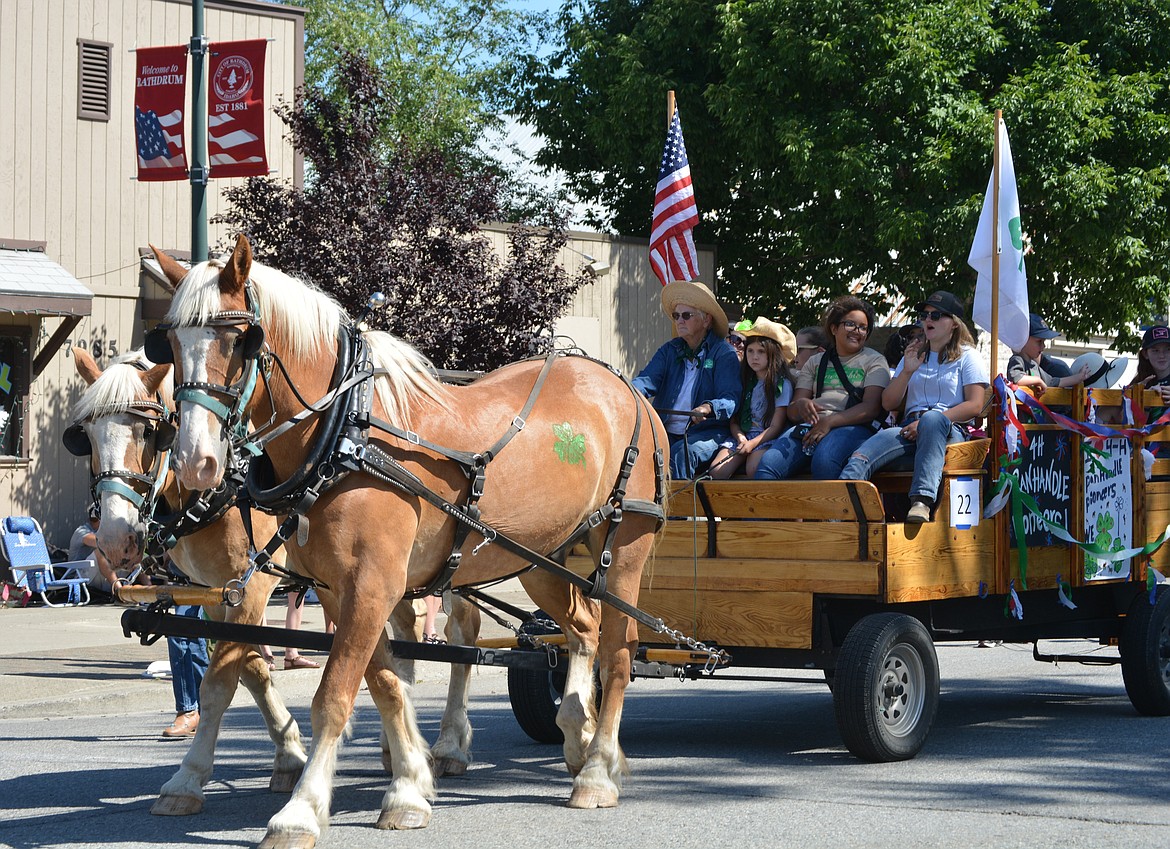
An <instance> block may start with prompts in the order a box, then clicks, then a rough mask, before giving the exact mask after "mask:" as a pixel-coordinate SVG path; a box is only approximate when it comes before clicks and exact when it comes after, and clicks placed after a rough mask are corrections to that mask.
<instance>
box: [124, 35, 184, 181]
mask: <svg viewBox="0 0 1170 849" xmlns="http://www.w3.org/2000/svg"><path fill="white" fill-rule="evenodd" d="M135 53H136V56H137V69H136V71H135V74H134V135H135V140H136V147H137V152H138V179H139V180H143V181H147V182H150V181H159V180H185V179H187V153H186V149H185V146H184V144H183V106H184V103H185V102H186V98H187V48H186V46H184V45H181V44H179V45H175V46H173V47H140V48H138V50H137V51H135Z"/></svg>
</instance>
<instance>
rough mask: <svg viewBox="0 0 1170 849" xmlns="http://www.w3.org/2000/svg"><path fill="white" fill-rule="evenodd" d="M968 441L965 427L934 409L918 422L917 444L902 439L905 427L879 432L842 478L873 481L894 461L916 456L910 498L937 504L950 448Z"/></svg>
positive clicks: (871, 438)
mask: <svg viewBox="0 0 1170 849" xmlns="http://www.w3.org/2000/svg"><path fill="white" fill-rule="evenodd" d="M966 438H967V437H966V434H965V433H964V432H963V429H962V428H960V427H959V426H958V425H956V424H955V423H954V422H952V421H951V420H950V419H948V418H947V417H946V416H945V415H944V414H943V413H941V412H939V411H938V410H931V411H929V412H926V413H923V414H922V418H920V419H919V420H918V438H917V439H915V440H914V441H913V442H911V441H910V440H909V439H903V438H902V430H901V428H896V427H889V428H886V429H885V430H879V431H878V432H877V433H875V434H874V435H873V436H871V437H870V438H869V439H867V440H866V441H865V444H864V445H862V446H861V447H860V448H858V449H857V450H856V451H854V452H853V456H852V457H850V458H849V463H848V464H847V465H846V466H845V471H843V472H842V473H841V477H842V478H843V479H844V480H853V481H864V480H869V479H870V478H871V477H873V474H874V473H875V472H877V471H879V470H880V469H883V468H885V467H886V466H888V465H890V464H891V463H893V462H894V461H896V460H899V459H901V458H902V457H913V458H914V477H913V478H912V479H911V480H910V495H911V496H915V495H917V496H919V497H921V498H925V499H927V500H929V501H931V502H933V501H935V499H936V498H937V497H938V485H939V484H940V483H941V482H942V469H943V462H944V461H945V460H946V455H947V445H948V444H949V443H951V442H962V441H963V440H965V439H966Z"/></svg>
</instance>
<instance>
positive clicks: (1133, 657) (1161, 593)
mask: <svg viewBox="0 0 1170 849" xmlns="http://www.w3.org/2000/svg"><path fill="white" fill-rule="evenodd" d="M1119 648H1120V650H1121V677H1122V679H1123V680H1124V681H1125V692H1126V693H1127V694H1129V700H1130V702H1132V703H1133V706H1134V708H1135V709H1136V710H1137V712H1138V713H1141V714H1145V715H1146V716H1167V715H1170V590H1168V589H1167V588H1166V587H1158V596H1157V601H1156V603H1155V604H1150V599H1149V596H1148V595H1147V594H1146V593H1144V592H1143V593H1140V594H1138V596H1137V597H1135V598H1134V600H1133V602H1132V603H1131V604H1130V606H1129V612H1128V613H1127V614H1126V617H1125V624H1124V626H1123V627H1122V631H1121V643H1120V645H1119Z"/></svg>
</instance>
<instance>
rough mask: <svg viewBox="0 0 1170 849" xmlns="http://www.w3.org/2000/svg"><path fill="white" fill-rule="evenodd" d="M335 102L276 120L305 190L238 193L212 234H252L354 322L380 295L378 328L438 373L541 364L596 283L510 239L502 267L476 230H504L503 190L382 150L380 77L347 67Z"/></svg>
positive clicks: (324, 100)
mask: <svg viewBox="0 0 1170 849" xmlns="http://www.w3.org/2000/svg"><path fill="white" fill-rule="evenodd" d="M335 74H336V78H335V80H334V90H333V92H331V93H329V94H326V93H325V92H324V91H322V90H320V89H312V90H309V91H307V92H306V93H305V97H304V98H303V99H302V100H301V101H300V102H299V103H297V104H296V105H295V106H288V105H284V106H281V107H278V112H279V113H280V116H281V118H283V119H284V121H285V122H286V123H287V124H288V125H289V128H290V131H291V135H292V141H293V145H294V146H295V147H296V148H297V149H298V150H299V151H301V152H302V153H303V154H304V156H305V158H306V160H307V161H308V162H309V163H311V165H312V176H311V178H310V179H309V181H308V184H307V185H306V187H305V188H304V189H303V190H300V189H297V188H296V187H294V186H291V185H289V184H288V183H286V182H281V181H278V180H273V179H270V178H263V177H258V178H253V179H251V180H248V181H246V182H245V183H243V184H242V185H241V186H239V187H236V188H233V189H229V190H228V191H227V198H228V201H229V203H230V208H229V209H228V210H227V211H226V212H225V213H223V214H221V215H219V216H217V218H216V220H217V221H219V222H224V223H227V224H230V225H231V227H232V232H233V233H234V232H240V231H242V232H245V233H247V234H248V236H249V238H250V239H251V240H252V247H253V249H254V250H255V252H256V256H257V258H258V259H259V260H260V261H261V262H265V263H268V264H271V265H274V266H276V267H278V268H280V269H281V270H282V271H286V272H289V273H291V274H297V275H299V276H301V277H303V278H304V279H306V280H309V281H311V282H313V283H316V284H317V285H318V286H320V287H321V288H322V289H324V290H325V291H327V292H330V293H331V294H332V295H334V296H335V297H336V298H337V299H338V300H339V301H340V302H341V304H342V305H343V306H344V307H345V308H346V309H347V310H349V312H350V314H352V315H356V314H360V313H361V312H363V310H364V308H365V304H366V301H367V299H368V298H369V296H370V295H371V294H372V293H374V292H382V293H384V294H385V295H387V298H388V308H386V309H382V310H379V311H377V312H375V313H374V314H373V315H371V316H370V318H369V324H370V326H371V327H374V328H375V329H382V330H389V331H391V332H392V333H394V334H395V335H397V336H399V337H401V338H403V339H406V340H407V341H409V342H411V343H413V344H414V345H415V346H416V347H418V348H419V349H420V350H421V351H422V352H423V353H425V354H426V355H427V356H428V357H429V358H430V359H431V361H432V362H433V363H434V364H435V365H436V366H439V367H440V368H451V369H468V370H487V369H492V368H496V367H498V366H501V365H503V364H505V363H508V362H512V361H513V360H518V359H522V358H524V357H527V356H530V355H534V354H540V353H544V352H545V351H547V350H548V349H549V347H550V345H551V332H550V331H551V329H552V325H553V323H554V322H555V321H556V319H557V318H559V317H560V316H561V315H563V314H564V313H565V311H566V310H567V309H568V307H569V304H570V303H571V301H572V298H573V295H574V293H575V292H576V291H577V289H578V288H580V287H581V285H583V284H584V282H585V281H586V280H587V277H586V276H585V274H584V272H578V273H576V274H570V273H568V272H567V271H565V269H564V268H563V267H561V266H560V265H558V264H557V262H556V260H557V255H558V253H559V251H560V249H561V248H562V247H563V246H564V245H565V243H566V241H567V236H566V234H565V232H564V228H563V224H564V222H563V220H559V219H558V218H557V214H556V212H555V211H554V210H548V211H546V218H545V220H543V221H541V222H535V223H541V224H545V225H551V226H545V227H535V226H519V225H517V226H513V227H512V228H511V229H510V232H509V233H508V251H507V253H506V255H504V256H500V255H498V254H497V253H496V251H495V250H494V249H493V248H492V245H491V243H490V241H489V239H488V237H487V236H486V235H485V234H484V233H483V232H481V230H480V225H481V224H483V223H490V222H493V221H498V220H500V211H501V203H502V202H503V197H502V194H501V192H502V181H501V179H500V177H499V175H498V174H497V173H495V172H493V171H492V170H490V169H487V168H485V167H484V166H481V165H477V164H464V165H462V166H460V165H456V164H454V162H453V161H452V159H451V158H450V157H448V156H445V155H444V154H443V153H442V152H441V151H439V150H437V149H435V148H415V147H412V146H410V145H407V144H404V143H403V144H399V145H397V146H396V147H395V148H394V149H392V150H390V151H389V152H381V151H379V150H378V144H377V142H378V140H379V139H381V138H382V131H383V128H384V127H385V126H387V124H388V123H390V122H392V118H393V116H392V114H391V112H392V110H393V106H392V104H391V103H390V101H389V100H388V98H387V97H386V96H385V79H384V77H383V75H382V73H381V72H379V71H378V70H377V69H376V68H374V67H373V66H371V65H370V64H369V63H368V62H367V61H365V60H364V59H363V58H361V57H357V56H343V57H342V58H341V61H340V64H339V65H338V67H337V69H336V71H335Z"/></svg>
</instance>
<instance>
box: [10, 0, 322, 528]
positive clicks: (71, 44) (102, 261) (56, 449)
mask: <svg viewBox="0 0 1170 849" xmlns="http://www.w3.org/2000/svg"><path fill="white" fill-rule="evenodd" d="M191 26H192V14H191V4H190V2H188V0H0V238H8V239H19V240H28V241H39V242H44V243H45V253H46V255H47V256H48V257H49V258H50V259H52V260H54V261H55V262H57V263H58V264H60V265H62V266H63V267H64V268H65V269H66V270H68V271H69V272H70V273H71V274H72V275H73V276H74V277H76V278H77V279H78V280H80V281H81V282H82V283H83V284H84V285H86V286H87V287H88V288H89V289H91V290H92V291H93V293H94V300H93V307H92V314H91V315H90V316H88V317H86V318H84V319H82V321H81V323H80V324H79V325H78V326H77V327H76V328H75V329H74V331H73V332H72V333H71V335H70V340H69V342H70V344H84V345H85V346H86V347H88V348H90V350H91V351H92V352H93V353H94V354H95V355H98V362H99V364H103V365H104V364H105V363H107V362H108V361H109V359H110V355H111V354H112V353H114V352H119V353H120V352H122V351H124V350H127V349H130V348H133V347H136V346H139V345H141V344H142V333H143V330H142V322H141V315H140V306H139V304H140V301H139V294H140V284H139V263H138V248H139V247H140V246H144V245H146V244H147V243H150V242H152V243H154V244H156V245H159V246H160V247H163V248H167V249H178V250H189V249H190V245H191V213H190V210H191V188H190V184H189V183H187V182H186V181H175V182H167V183H139V182H137V181H136V180H134V179H133V178H134V176H135V174H136V173H137V158H136V155H135V137H134V71H135V55H134V54H133V53H132V52H130V51H132V49H133V48H134V47H136V46H141V47H156V46H163V45H169V44H186V43H187V42H188V41H189V40H190V37H191ZM204 29H205V33H206V35H207V37H208V38H209V39H210V40H211V41H236V40H241V39H249V38H268V39H274V40H273V41H272V42H271V43H270V44H269V45H268V55H267V60H266V74H265V91H264V97H265V103H266V106H267V107H270V106H271V105H272V104H274V103H275V102H276V99H277V98H281V99H283V100H285V101H289V102H291V101H292V100H293V97H294V94H295V90H296V87H297V86H298V85H299V84H300V83H301V82H302V77H303V67H304V66H303V51H304V12H303V10H302V9H300V8H298V7H290V6H276V5H272V4H269V3H262V2H257V0H206V9H205V27H204ZM79 38H83V39H86V40H90V41H100V42H108V43H110V44H112V49H111V52H110V55H111V62H112V69H111V90H110V104H111V105H110V120H109V121H108V122H105V121H94V120H85V119H80V118H78V117H77V112H78V109H77V98H78V94H77V89H78V46H77V40H78V39H79ZM189 67H190V66H188V69H189ZM189 86H190V81H188V92H189V91H190V87H189ZM188 101H189V94H188ZM189 109H190V107H189V104H188V111H189ZM266 111H267V112H268V116H269V117H268V126H267V128H266V135H267V149H268V164H269V168H270V169H273V170H275V172H276V174H275V176H276V177H278V178H281V179H287V180H290V181H294V182H296V183H300V181H301V178H302V173H301V172H302V165H301V162H300V158H299V156H297V155H296V154H295V152H294V151H293V150H292V147H291V146H290V145H288V144H287V143H286V142H285V141H284V140H283V135H284V126H283V124H282V123H281V121H280V119H279V118H277V117H276V116H275V115H274V114H273V113H272V112H271V109H270V108H268V109H266ZM189 117H190V116H189V115H188V119H189ZM185 141H186V144H187V145H188V147H189V146H190V144H191V133H190V127H189V126H188V127H187V130H186V134H185ZM188 156H189V151H188ZM188 161H189V160H188ZM240 182H242V181H241V180H240V179H231V180H216V179H212V181H211V183H210V184H209V187H208V198H207V206H208V214H209V216H214V215H215V214H216V213H217V212H219V211H220V210H221V209H222V208H223V205H224V204H223V201H222V196H221V193H222V192H223V190H224V189H225V188H227V187H229V186H231V185H234V184H238V183H240ZM226 235H227V234H225V233H224V232H223V229H222V228H217V227H215V226H212V227H211V228H210V231H209V243H210V245H211V246H212V249H213V250H214V249H215V247H216V245H217V244H218V243H220V242H221V241H222V240H224V239H225V238H226ZM61 321H62V320H61V319H60V318H57V317H38V316H34V315H29V314H24V313H13V312H12V311H10V310H6V309H5V305H4V304H3V303H0V324H5V325H13V324H15V325H19V326H23V327H30V328H31V329H32V333H33V352H34V355H35V353H37V352H39V351H40V349H41V346H42V345H43V344H44V342H45V341H46V340H47V339H48V338H49V337H50V336H51V335H52V334H53V332H54V331H55V330H56V329H57V327H58V326H59V325H60V323H61ZM82 388H83V383H82V382H81V380H80V378H78V377H77V376H76V372H75V370H74V366H73V359H72V355H71V352H70V345H69V344H67V345H65V346H63V347H62V348H61V350H60V351H58V353H57V354H56V356H54V357H53V359H52V360H51V361H50V362H49V364H48V365H47V367H46V368H45V370H44V372H43V373H42V374H41V375H40V376H39V377H38V378H37V379H36V380H35V381H34V382H33V383H32V386H31V393H30V401H29V406H30V409H29V421H30V428H29V431H30V435H29V441H28V445H27V450H26V452H25V454H26V457H27V459H20V458H17V459H13V458H3V459H0V516H7V515H12V514H21V515H32V516H34V517H36V518H38V519H39V520H40V521H41V523H42V524H43V525H44V526H45V532H46V536H47V537H48V539H49V540H50V542H53V543H55V544H57V545H66V544H68V541H69V535H70V533H71V532H72V529H73V528H74V527H75V526H76V525H77V524H78V523H79V521H80V519H81V518H82V517H83V516H84V511H85V505H86V504H87V503H88V500H89V496H88V488H89V470H88V468H87V467H86V465H85V463H84V462H83V461H80V460H77V459H75V458H74V457H73V456H71V455H69V454H68V453H67V452H65V450H64V449H63V448H62V447H61V442H60V440H61V432H62V430H63V429H64V427H65V425H66V424H67V423H68V416H69V409H70V407H71V405H72V403H73V401H74V399H76V398H77V397H78V395H80V393H81V391H82Z"/></svg>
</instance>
